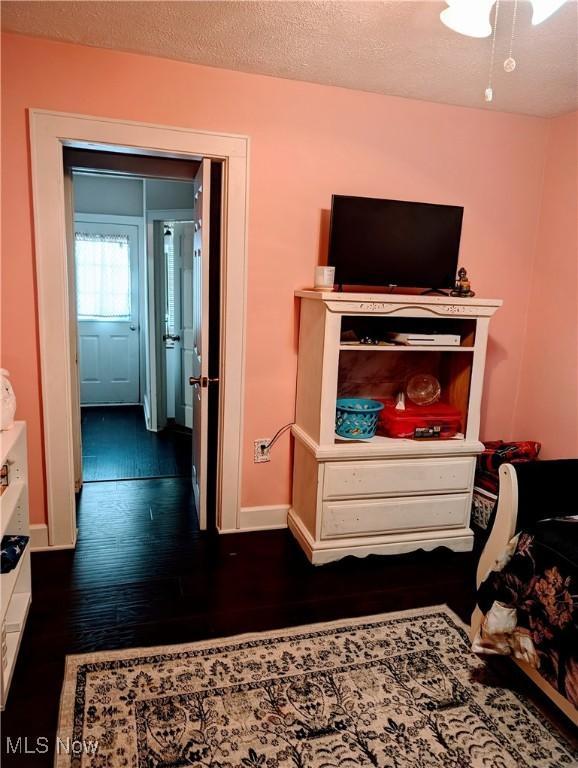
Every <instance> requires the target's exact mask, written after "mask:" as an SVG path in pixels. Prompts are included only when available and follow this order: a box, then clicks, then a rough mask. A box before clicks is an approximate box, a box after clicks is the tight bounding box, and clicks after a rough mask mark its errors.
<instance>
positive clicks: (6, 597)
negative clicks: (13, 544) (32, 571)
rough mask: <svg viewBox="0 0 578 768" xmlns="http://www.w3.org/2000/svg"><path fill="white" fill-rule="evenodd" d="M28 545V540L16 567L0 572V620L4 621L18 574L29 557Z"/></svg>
mask: <svg viewBox="0 0 578 768" xmlns="http://www.w3.org/2000/svg"><path fill="white" fill-rule="evenodd" d="M29 546H30V542H28V544H27V545H26V547H25V549H24V552H23V553H22V555H21V556H20V560H19V561H18V563H17V565H16V568H13V569H12V570H11V571H9V572H8V573H3V574H0V591H1V593H2V611H1V613H2V621H4V617H5V616H6V615H7V614H8V611H9V609H10V602H11V600H12V596H13V594H14V588H15V587H16V583H17V582H18V578H19V576H20V573H21V571H22V568H23V566H24V563H25V562H27V561H28V559H29V558H30V551H29Z"/></svg>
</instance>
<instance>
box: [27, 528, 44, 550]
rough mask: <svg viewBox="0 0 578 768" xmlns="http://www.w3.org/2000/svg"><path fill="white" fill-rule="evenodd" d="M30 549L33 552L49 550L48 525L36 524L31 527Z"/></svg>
mask: <svg viewBox="0 0 578 768" xmlns="http://www.w3.org/2000/svg"><path fill="white" fill-rule="evenodd" d="M30 549H31V550H32V551H33V552H36V551H38V550H43V549H48V526H47V525H46V523H34V524H33V525H31V526H30Z"/></svg>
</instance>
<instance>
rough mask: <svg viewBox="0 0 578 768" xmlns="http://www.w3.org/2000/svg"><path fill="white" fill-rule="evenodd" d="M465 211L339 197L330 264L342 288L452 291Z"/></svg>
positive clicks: (334, 208)
mask: <svg viewBox="0 0 578 768" xmlns="http://www.w3.org/2000/svg"><path fill="white" fill-rule="evenodd" d="M463 213H464V209H463V208H462V207H460V206H456V205H434V204H432V203H410V202H404V201H401V200H380V199H377V198H372V197H350V196H348V195H333V198H332V203H331V225H330V234H329V264H330V266H334V267H335V282H336V283H337V284H338V285H359V286H364V285H367V286H370V285H371V286H393V285H395V286H403V287H408V288H409V287H412V288H434V289H435V288H451V287H453V285H454V282H455V276H456V269H457V265H458V254H459V249H460V235H461V231H462V218H463Z"/></svg>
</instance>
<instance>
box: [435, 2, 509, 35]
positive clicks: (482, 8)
mask: <svg viewBox="0 0 578 768" xmlns="http://www.w3.org/2000/svg"><path fill="white" fill-rule="evenodd" d="M495 2H496V0H478V1H477V2H473V0H447V3H448V5H449V8H446V9H445V11H442V12H441V13H440V19H441V20H442V22H443V23H444V24H445V25H446V27H449V28H450V29H453V31H454V32H459V34H460V35H467V36H468V37H488V36H489V35H491V34H492V25H491V24H490V13H491V12H492V6H493V5H494V3H495Z"/></svg>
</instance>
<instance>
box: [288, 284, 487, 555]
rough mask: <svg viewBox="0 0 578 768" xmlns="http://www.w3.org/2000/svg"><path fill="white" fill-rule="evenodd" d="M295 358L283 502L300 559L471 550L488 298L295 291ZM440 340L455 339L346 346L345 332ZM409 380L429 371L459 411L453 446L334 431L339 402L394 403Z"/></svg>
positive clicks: (350, 344)
mask: <svg viewBox="0 0 578 768" xmlns="http://www.w3.org/2000/svg"><path fill="white" fill-rule="evenodd" d="M296 295H297V297H298V298H299V299H300V303H301V307H300V317H301V322H300V330H299V361H298V374H297V402H296V416H295V424H294V425H293V428H292V432H293V437H294V438H295V441H294V465H293V504H292V508H291V509H290V511H289V515H288V525H289V528H290V530H291V532H292V533H293V535H294V536H295V538H296V539H297V541H298V542H299V544H300V545H301V547H302V548H303V550H304V551H305V553H306V555H307V557H308V558H309V560H310V561H311V562H312V563H313V564H315V565H319V564H322V563H328V562H331V561H333V560H339V559H340V558H342V557H345V556H347V555H354V556H356V557H365V556H366V555H370V554H374V555H386V554H400V553H403V552H411V551H414V550H417V549H425V550H431V549H435V548H436V547H441V546H445V547H447V548H448V549H451V550H454V551H457V552H459V551H469V550H471V549H472V546H473V540H474V537H473V532H472V530H471V529H470V525H469V522H470V508H471V501H472V490H473V483H474V469H475V463H476V456H477V455H478V454H479V453H481V451H482V450H483V448H484V446H483V444H482V443H481V442H480V440H479V429H480V405H481V399H482V385H483V380H484V364H485V357H486V342H487V336H488V327H489V323H490V318H491V317H492V315H493V314H494V312H495V311H496V310H497V309H498V307H500V305H501V303H502V302H501V301H500V300H498V299H481V298H478V297H476V298H475V299H461V298H453V297H452V298H450V297H448V296H420V295H417V294H416V295H401V294H400V295H392V294H368V293H335V292H332V291H327V292H321V291H297V292H296ZM410 326H411V329H412V330H413V331H415V332H416V333H417V332H419V333H425V334H428V333H432V332H434V331H435V332H436V333H448V334H452V335H456V336H459V339H460V344H459V345H456V346H454V345H451V346H444V345H441V344H438V345H435V344H434V345H431V344H430V345H427V346H425V345H424V346H397V345H373V344H372V345H369V344H364V343H363V342H359V343H353V344H352V343H351V342H350V341H349V338H350V336H349V333H350V332H351V331H353V332H354V333H355V336H356V337H357V338H362V336H364V335H368V336H372V337H379V338H382V337H383V335H384V334H385V333H387V332H404V331H405V330H407V329H409V328H410ZM416 373H429V374H432V375H433V376H435V377H436V378H437V379H438V380H439V382H440V384H441V387H442V399H443V400H444V401H445V402H447V403H449V404H450V405H452V406H454V407H455V408H456V409H457V410H458V411H459V412H460V414H461V433H460V434H458V435H456V436H455V437H454V438H451V439H447V440H445V439H440V440H410V439H397V438H390V437H384V436H381V435H376V436H375V437H373V438H371V439H369V440H357V441H356V440H344V439H342V438H340V437H339V436H338V435H336V433H335V405H336V400H337V398H338V397H368V398H372V397H378V398H385V397H391V398H393V397H395V395H396V394H397V393H398V392H399V391H400V390H403V389H404V388H405V384H406V383H407V381H408V380H409V378H411V376H413V375H414V374H416Z"/></svg>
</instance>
